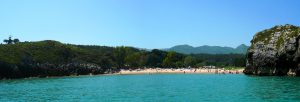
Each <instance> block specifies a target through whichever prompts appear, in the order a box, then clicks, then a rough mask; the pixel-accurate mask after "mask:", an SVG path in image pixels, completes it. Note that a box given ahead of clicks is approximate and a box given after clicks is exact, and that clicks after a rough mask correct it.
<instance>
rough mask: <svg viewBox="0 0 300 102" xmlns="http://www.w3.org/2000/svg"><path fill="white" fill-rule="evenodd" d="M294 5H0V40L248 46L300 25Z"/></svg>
mask: <svg viewBox="0 0 300 102" xmlns="http://www.w3.org/2000/svg"><path fill="white" fill-rule="evenodd" d="M299 5H300V1H299V0H0V39H4V38H7V37H8V36H9V35H12V36H14V37H17V38H19V39H20V40H21V41H40V40H46V39H49V40H57V41H61V42H63V43H72V44H84V45H106V46H121V45H125V46H134V47H139V48H168V47H171V46H174V45H181V44H189V45H192V46H201V45H218V46H230V47H236V46H238V45H240V44H247V45H249V44H250V43H249V42H250V40H251V39H252V37H253V35H254V34H255V33H256V32H258V31H261V30H263V29H266V28H270V27H272V26H275V25H282V24H293V25H297V26H299V25H300V12H299V10H300V6H299Z"/></svg>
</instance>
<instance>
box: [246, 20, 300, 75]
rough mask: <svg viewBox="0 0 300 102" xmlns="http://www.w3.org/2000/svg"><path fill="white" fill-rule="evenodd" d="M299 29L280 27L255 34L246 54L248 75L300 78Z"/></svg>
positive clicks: (290, 26)
mask: <svg viewBox="0 0 300 102" xmlns="http://www.w3.org/2000/svg"><path fill="white" fill-rule="evenodd" d="M299 39H300V27H298V26H294V25H288V24H287V25H280V26H275V27H273V28H271V29H267V30H264V31H261V32H258V33H257V34H255V36H254V37H253V39H252V40H251V46H250V48H249V49H248V52H247V65H246V68H245V70H244V73H245V74H248V75H278V76H281V75H297V76H300V47H299V44H300V42H299Z"/></svg>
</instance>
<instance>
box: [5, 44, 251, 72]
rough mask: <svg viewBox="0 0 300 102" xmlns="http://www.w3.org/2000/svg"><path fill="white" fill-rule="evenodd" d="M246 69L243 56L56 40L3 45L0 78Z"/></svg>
mask: <svg viewBox="0 0 300 102" xmlns="http://www.w3.org/2000/svg"><path fill="white" fill-rule="evenodd" d="M206 65H215V66H221V67H223V66H240V67H242V66H245V56H244V55H243V54H216V55H213V54H180V53H176V52H172V51H170V52H166V51H162V50H157V49H154V50H152V51H145V50H139V49H136V48H133V47H124V46H121V47H107V46H87V45H72V44H63V43H60V42H57V41H51V40H46V41H40V42H18V43H16V44H1V45H0V78H23V77H46V76H64V75H83V74H90V73H92V74H103V73H114V72H118V71H119V70H120V69H135V68H156V67H160V68H183V67H189V66H190V67H201V66H206Z"/></svg>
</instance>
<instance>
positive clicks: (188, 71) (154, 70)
mask: <svg viewBox="0 0 300 102" xmlns="http://www.w3.org/2000/svg"><path fill="white" fill-rule="evenodd" d="M243 70H244V69H233V70H224V69H204V68H200V69H199V68H189V69H188V68H181V69H172V68H148V69H134V70H125V69H121V70H120V71H119V72H116V73H106V74H86V75H66V76H46V77H26V78H12V79H0V80H14V79H40V78H41V79H42V78H61V77H79V76H102V75H135V74H243Z"/></svg>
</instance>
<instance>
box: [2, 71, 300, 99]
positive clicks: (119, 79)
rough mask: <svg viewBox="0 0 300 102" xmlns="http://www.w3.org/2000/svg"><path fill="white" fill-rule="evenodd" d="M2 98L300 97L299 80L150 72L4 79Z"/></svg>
mask: <svg viewBox="0 0 300 102" xmlns="http://www.w3.org/2000/svg"><path fill="white" fill-rule="evenodd" d="M0 101H1V102H10V101H18V102H19V101H33V102H37V101H42V102H44V101H61V102H68V101H69V102H74V101H82V102H87V101H97V102H114V101H115V102H126V101H127V102H199V101H220V102H224V101H226V102H228V101H238V102H258V101H300V78H299V77H254V76H245V75H242V74H240V75H215V74H153V75H103V76H79V77H61V78H41V79H39V78H35V79H18V80H2V81H0Z"/></svg>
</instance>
